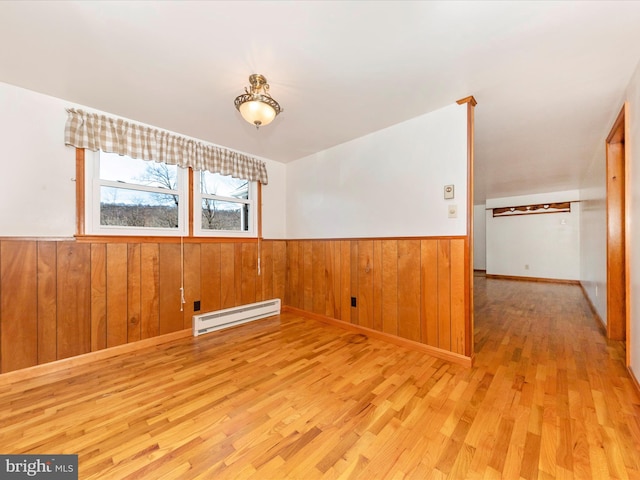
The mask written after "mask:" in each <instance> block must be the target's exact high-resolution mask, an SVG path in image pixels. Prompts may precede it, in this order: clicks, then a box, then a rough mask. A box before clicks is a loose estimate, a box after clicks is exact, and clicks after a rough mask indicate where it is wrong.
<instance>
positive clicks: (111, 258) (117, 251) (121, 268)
mask: <svg viewBox="0 0 640 480" xmlns="http://www.w3.org/2000/svg"><path fill="white" fill-rule="evenodd" d="M127 303H128V300H127V244H126V243H108V244H107V347H115V346H117V345H123V344H125V343H127Z"/></svg>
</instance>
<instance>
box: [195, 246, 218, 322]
mask: <svg viewBox="0 0 640 480" xmlns="http://www.w3.org/2000/svg"><path fill="white" fill-rule="evenodd" d="M200 265H201V269H200V302H201V303H200V307H201V309H202V311H201V313H205V312H214V311H216V310H220V268H221V267H220V244H219V243H203V244H202V245H200Z"/></svg>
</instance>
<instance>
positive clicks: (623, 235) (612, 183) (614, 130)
mask: <svg viewBox="0 0 640 480" xmlns="http://www.w3.org/2000/svg"><path fill="white" fill-rule="evenodd" d="M627 109H628V104H627V103H625V104H624V105H623V107H622V110H621V111H620V113H619V114H618V117H617V118H616V121H615V122H614V124H613V126H612V127H611V131H610V132H609V135H608V136H607V140H606V172H607V173H606V175H607V181H606V188H607V203H606V217H607V220H606V221H607V337H608V338H610V339H611V340H621V341H625V340H626V345H627V364H628V363H629V338H630V317H631V316H630V298H631V296H630V293H631V292H630V281H629V280H630V269H629V267H630V265H629V259H630V245H631V242H630V238H629V234H630V225H629V222H630V218H629V214H628V205H629V204H630V188H629V186H630V185H629V152H628V147H627V142H626V141H625V139H626V138H627V137H628V133H629V132H628V131H629V122H628V118H629V116H628V114H627Z"/></svg>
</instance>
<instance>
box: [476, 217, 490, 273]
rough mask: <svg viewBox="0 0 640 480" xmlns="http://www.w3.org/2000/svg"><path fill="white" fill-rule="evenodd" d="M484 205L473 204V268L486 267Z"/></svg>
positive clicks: (484, 268)
mask: <svg viewBox="0 0 640 480" xmlns="http://www.w3.org/2000/svg"><path fill="white" fill-rule="evenodd" d="M486 207H487V206H486V205H484V204H482V205H474V206H473V269H474V270H486V269H487V219H486V215H485V213H486Z"/></svg>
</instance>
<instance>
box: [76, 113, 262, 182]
mask: <svg viewBox="0 0 640 480" xmlns="http://www.w3.org/2000/svg"><path fill="white" fill-rule="evenodd" d="M67 113H68V114H69V117H68V118H67V124H66V126H65V130H64V143H65V144H66V145H71V146H74V147H77V148H87V149H89V150H92V151H94V152H95V151H97V150H102V151H103V152H108V153H117V154H119V155H128V156H130V157H132V158H139V159H142V160H153V161H156V162H163V163H167V164H169V165H178V166H179V167H185V168H186V167H191V168H193V169H194V170H207V171H209V172H211V173H220V174H222V175H231V176H232V177H236V178H243V179H247V180H251V181H258V182H260V183H262V184H264V185H266V184H267V183H268V177H267V167H266V165H265V163H264V162H263V161H261V160H258V159H256V158H251V157H249V156H248V155H244V154H242V153H238V152H234V151H232V150H227V149H226V148H222V147H217V146H215V145H208V144H205V143H202V142H198V141H197V140H193V139H190V138H186V137H181V136H180V135H176V134H173V133H169V132H167V131H163V130H156V129H154V128H150V127H146V126H144V125H138V124H135V123H132V122H128V121H126V120H122V119H119V118H109V117H107V116H105V115H98V114H95V113H88V112H84V111H82V110H76V109H74V108H71V109H67Z"/></svg>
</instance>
